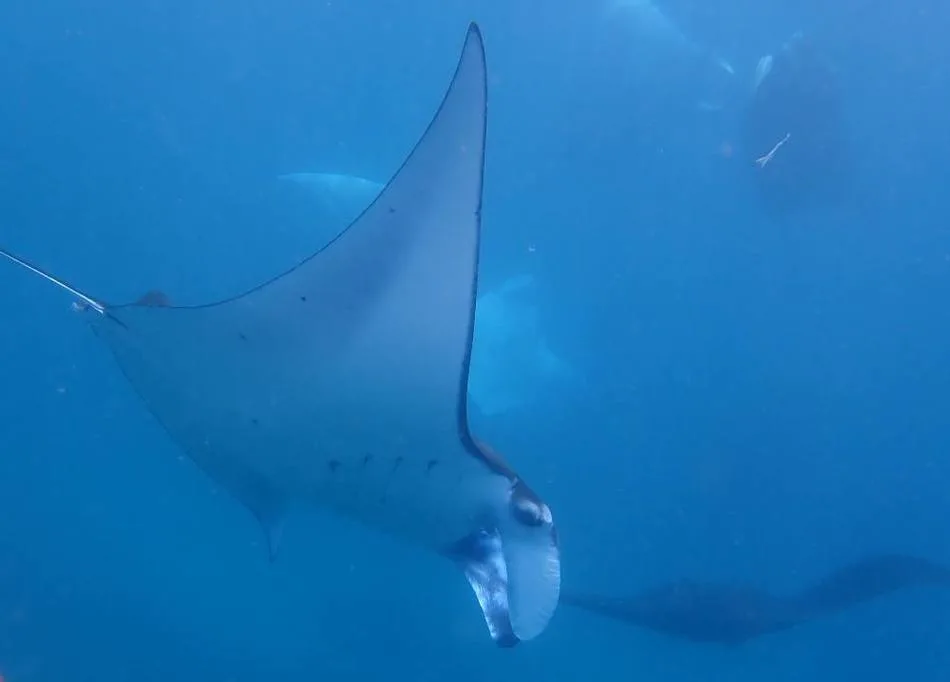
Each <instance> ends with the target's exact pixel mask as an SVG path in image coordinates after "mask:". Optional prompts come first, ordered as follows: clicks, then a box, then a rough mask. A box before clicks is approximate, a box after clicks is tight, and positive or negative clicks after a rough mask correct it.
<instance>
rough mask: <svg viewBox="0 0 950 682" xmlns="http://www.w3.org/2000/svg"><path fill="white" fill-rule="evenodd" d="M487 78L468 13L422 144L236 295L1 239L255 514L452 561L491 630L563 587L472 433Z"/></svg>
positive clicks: (271, 525) (539, 613) (553, 562)
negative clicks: (168, 285)
mask: <svg viewBox="0 0 950 682" xmlns="http://www.w3.org/2000/svg"><path fill="white" fill-rule="evenodd" d="M486 102H487V84H486V67H485V53H484V47H483V43H482V37H481V33H480V31H479V29H478V27H477V26H476V25H475V24H472V25H471V26H470V27H469V30H468V34H467V36H466V39H465V44H464V47H463V49H462V53H461V57H460V59H459V62H458V65H457V68H456V71H455V75H454V76H453V78H452V81H451V84H450V86H449V88H448V91H447V93H446V94H445V97H444V99H443V101H442V103H441V105H440V107H439V109H438V111H437V113H436V114H435V116H434V118H433V119H432V121H431V123H430V124H429V126H428V128H427V129H426V131H425V133H424V134H423V136H422V138H421V139H420V140H419V142H418V143H417V144H416V146H415V148H414V149H413V150H412V152H411V153H410V154H409V156H408V158H407V159H406V161H405V162H404V163H403V165H402V167H401V168H400V169H399V170H398V171H397V172H396V174H395V175H394V177H393V178H392V179H391V180H390V181H389V182H388V183H387V185H386V186H385V188H383V190H382V191H381V192H380V194H379V195H378V196H377V197H376V199H375V200H374V201H373V202H372V204H371V205H370V206H369V207H368V208H367V209H366V210H365V211H364V212H363V213H362V214H361V215H360V216H359V217H358V218H357V219H356V220H355V221H354V222H353V223H352V224H351V225H350V226H349V227H348V228H347V229H346V230H344V231H343V232H342V233H341V234H340V235H339V236H338V237H336V238H335V239H334V240H332V241H331V242H330V243H329V244H327V245H326V246H324V247H323V248H321V249H320V250H319V251H317V252H316V253H313V254H312V255H310V256H309V257H307V258H306V259H304V260H303V261H302V262H300V263H298V264H297V265H296V266H294V267H292V268H290V269H289V270H287V271H286V272H284V273H283V274H280V275H278V276H276V277H274V278H273V279H271V280H269V281H267V282H264V283H262V284H260V285H259V286H256V287H254V288H252V289H251V290H249V291H246V292H244V293H242V294H240V295H236V296H233V297H231V298H228V299H225V300H221V301H217V302H213V303H207V304H203V305H188V306H184V305H177V304H175V303H174V302H173V301H172V300H170V298H169V296H168V295H166V294H165V293H163V292H161V291H157V290H156V291H150V292H148V293H146V294H145V295H143V296H142V297H141V298H139V299H138V300H136V301H133V302H131V303H125V304H111V303H107V302H106V301H105V300H103V299H102V298H99V297H96V296H93V295H91V294H90V293H87V292H84V291H81V290H80V289H78V288H76V287H74V286H72V285H71V284H68V283H66V282H65V281H63V280H62V279H60V278H57V277H55V276H54V275H52V274H50V273H47V272H45V271H43V270H42V269H40V268H39V267H37V266H36V265H33V264H32V263H30V262H29V261H27V260H25V259H23V258H21V257H19V256H17V255H14V254H13V253H12V252H10V251H7V250H3V251H0V253H2V255H4V256H5V257H7V258H8V259H10V260H11V261H13V262H14V263H17V264H18V265H20V266H22V267H24V268H26V269H28V270H30V271H32V272H34V273H36V274H38V275H40V276H41V277H43V278H44V279H46V280H47V281H49V282H51V283H53V284H55V285H57V286H58V287H60V288H61V289H64V290H65V291H67V292H69V293H70V294H72V295H73V296H74V297H76V299H78V300H77V301H76V302H75V303H74V307H75V308H76V309H77V310H78V311H79V312H80V313H81V314H82V316H83V317H84V318H85V319H86V321H87V322H88V323H89V325H90V326H91V327H92V329H93V331H94V332H95V334H96V335H97V336H98V338H100V339H101V340H102V341H103V342H104V343H105V345H106V346H108V348H109V349H110V350H111V352H112V354H113V356H114V357H115V361H116V362H117V364H118V366H119V368H120V369H121V371H122V372H123V373H124V375H125V376H126V378H127V379H128V381H129V383H130V384H131V385H132V387H133V388H134V389H135V390H136V391H137V393H138V394H139V395H140V396H141V398H142V400H143V401H144V403H145V405H146V406H147V407H148V409H149V410H150V411H151V413H152V414H153V415H154V416H155V417H156V419H157V420H158V421H159V422H160V423H161V424H162V425H163V426H164V428H165V430H166V431H167V432H168V434H169V435H170V437H171V438H172V439H173V440H174V441H175V442H176V443H177V444H178V445H179V446H180V447H181V448H182V449H183V450H184V451H185V452H186V453H187V454H188V456H189V457H190V458H191V459H192V460H193V461H194V462H195V463H196V464H197V465H198V466H199V467H200V468H201V469H203V470H204V471H205V472H206V473H207V474H208V475H209V476H210V477H211V478H213V479H214V480H215V481H216V482H217V483H218V484H219V485H221V486H222V487H223V488H225V489H226V490H228V491H229V492H230V493H231V494H232V495H234V496H235V497H236V498H237V499H238V500H240V502H241V503H243V505H244V506H245V507H247V508H248V509H249V510H250V511H251V512H252V513H253V514H254V515H255V516H256V517H257V518H258V519H259V520H260V523H261V524H262V526H263V527H264V529H265V531H266V533H267V535H268V539H269V546H270V551H271V557H272V558H273V557H274V556H276V552H277V550H278V544H279V542H278V541H279V530H280V526H281V520H282V519H283V518H284V516H285V515H286V514H287V513H288V511H289V510H291V509H292V508H293V507H294V506H297V505H301V504H304V505H312V506H315V507H319V508H323V509H328V510H331V511H333V512H336V513H338V514H342V515H345V516H348V517H350V518H354V519H357V520H359V521H361V522H363V523H364V524H366V525H368V526H371V527H374V528H377V529H380V530H382V531H385V532H388V533H391V534H394V535H396V536H398V537H399V538H402V539H404V540H405V541H406V542H408V543H411V544H415V545H417V546H419V547H422V548H426V549H428V550H430V551H431V552H433V553H435V554H438V555H440V556H442V557H445V558H448V559H450V560H451V561H453V562H455V563H456V564H457V565H458V566H459V567H460V568H461V571H462V572H463V573H464V575H465V577H466V578H467V580H468V582H469V584H470V585H471V588H472V589H473V590H474V592H475V596H476V598H477V601H478V603H479V604H480V606H481V609H482V612H483V615H484V618H485V622H486V624H487V626H488V631H489V633H490V635H491V637H492V638H493V639H494V640H495V642H496V643H498V644H499V645H501V646H513V645H514V644H516V643H517V642H518V641H520V640H529V639H532V638H534V637H536V636H537V635H539V634H540V633H541V632H542V631H543V630H544V629H545V627H546V626H547V624H548V621H549V620H550V618H551V617H552V615H553V613H554V611H555V608H556V606H557V603H558V597H559V592H560V552H559V548H558V539H557V532H556V529H555V525H554V520H553V517H552V514H551V510H550V508H549V507H548V505H547V504H545V503H544V502H543V501H542V499H541V498H540V497H539V496H538V495H537V494H536V493H535V492H534V491H533V490H532V489H531V488H530V487H529V486H528V484H527V483H526V482H525V481H524V480H523V479H522V478H521V477H520V476H518V474H516V473H515V471H514V469H512V467H511V466H510V465H509V464H508V463H507V462H506V461H505V460H504V459H503V458H502V457H501V456H500V455H499V454H498V453H496V452H494V451H493V450H492V449H491V448H490V447H489V446H487V445H486V444H484V443H482V442H480V441H479V440H478V439H476V437H475V436H474V435H473V434H472V433H471V432H470V430H469V426H468V412H467V409H468V408H467V398H466V396H467V386H468V375H469V364H470V357H471V350H472V337H473V329H474V321H475V301H476V292H477V278H478V251H479V233H480V224H481V200H482V176H483V168H484V159H485V135H486Z"/></svg>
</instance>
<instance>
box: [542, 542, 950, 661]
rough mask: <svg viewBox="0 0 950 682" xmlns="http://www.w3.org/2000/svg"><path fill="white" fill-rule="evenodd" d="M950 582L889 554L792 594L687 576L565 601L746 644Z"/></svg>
mask: <svg viewBox="0 0 950 682" xmlns="http://www.w3.org/2000/svg"><path fill="white" fill-rule="evenodd" d="M921 585H941V586H945V587H950V568H947V567H945V566H941V565H939V564H936V563H933V562H930V561H927V560H925V559H918V558H915V557H910V556H902V555H897V554H884V555H878V556H872V557H868V558H865V559H863V560H861V561H857V562H855V563H853V564H850V565H848V566H845V567H844V568H842V569H840V570H838V571H835V572H834V573H832V574H831V575H829V576H827V577H826V578H824V579H823V580H822V581H820V582H819V583H818V584H816V585H814V586H813V587H811V588H809V589H807V590H805V591H803V592H800V593H799V594H797V595H793V596H785V597H782V596H777V595H773V594H771V593H769V592H766V591H763V590H757V589H754V588H751V587H745V586H741V585H723V584H715V583H703V582H694V581H690V580H682V581H678V582H674V583H669V584H666V585H661V586H659V587H656V588H653V589H650V590H647V591H646V592H642V593H640V594H638V595H635V596H633V597H629V598H617V597H598V596H588V595H580V594H570V593H566V592H565V593H563V594H562V595H561V603H563V604H567V605H570V606H574V607H577V608H580V609H584V610H585V611H590V612H593V613H596V614H599V615H601V616H605V617H608V618H613V619H615V620H619V621H623V622H625V623H629V624H631V625H636V626H639V627H643V628H647V629H649V630H654V631H656V632H661V633H664V634H667V635H671V636H674V637H679V638H682V639H688V640H692V641H695V642H713V643H718V644H741V643H742V642H745V641H747V640H750V639H754V638H755V637H760V636H762V635H765V634H769V633H772V632H778V631H780V630H786V629H788V628H791V627H794V626H796V625H799V624H801V623H805V622H807V621H810V620H814V619H815V618H818V617H820V616H823V615H826V614H829V613H832V612H834V611H839V610H842V609H846V608H848V607H850V606H854V605H855V604H858V603H860V602H863V601H867V600H869V599H873V598H875V597H879V596H881V595H884V594H887V593H889V592H893V591H895V590H899V589H901V588H904V587H911V586H921Z"/></svg>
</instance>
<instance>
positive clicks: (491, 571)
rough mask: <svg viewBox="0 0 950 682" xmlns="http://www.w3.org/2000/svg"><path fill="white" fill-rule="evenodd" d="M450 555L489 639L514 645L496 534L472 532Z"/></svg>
mask: <svg viewBox="0 0 950 682" xmlns="http://www.w3.org/2000/svg"><path fill="white" fill-rule="evenodd" d="M451 554H452V555H453V556H454V558H455V560H456V563H458V565H459V567H460V568H461V569H462V572H463V573H464V574H465V577H466V579H467V580H468V583H469V585H471V586H472V591H473V592H475V598H476V599H478V605H479V606H481V607H482V614H483V615H484V616H485V624H486V625H487V626H488V632H489V634H490V635H491V638H492V639H493V640H495V643H496V644H498V646H501V647H513V646H515V645H516V644H517V643H518V641H519V639H518V636H517V635H515V632H514V629H513V628H512V626H511V618H510V615H509V609H508V568H507V566H506V565H505V556H504V553H503V552H502V546H501V536H500V535H499V534H498V531H491V532H489V531H485V530H480V531H476V532H475V533H473V534H472V535H469V536H468V537H466V538H464V539H463V540H462V541H461V542H459V543H458V544H457V545H456V546H455V547H454V548H453V550H452V552H451Z"/></svg>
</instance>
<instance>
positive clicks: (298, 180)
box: [277, 173, 385, 225]
mask: <svg viewBox="0 0 950 682" xmlns="http://www.w3.org/2000/svg"><path fill="white" fill-rule="evenodd" d="M277 178H278V179H279V180H282V181H285V182H291V183H294V184H296V185H299V186H300V187H303V188H305V189H307V190H308V191H309V194H310V196H312V197H313V198H314V199H315V200H316V202H317V204H318V205H319V207H320V209H321V211H323V213H324V214H325V215H326V217H327V218H329V219H331V220H333V221H334V222H338V224H340V225H349V224H350V223H351V222H352V221H354V220H356V218H357V217H359V214H360V213H362V212H363V209H365V208H366V207H367V206H369V205H370V204H371V203H373V201H374V200H375V199H376V197H377V196H379V193H380V192H382V191H383V188H384V187H385V185H384V184H383V183H381V182H376V181H375V180H367V179H366V178H361V177H359V176H357V175H346V174H344V173H285V174H283V175H279V176H277Z"/></svg>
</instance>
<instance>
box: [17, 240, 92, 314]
mask: <svg viewBox="0 0 950 682" xmlns="http://www.w3.org/2000/svg"><path fill="white" fill-rule="evenodd" d="M0 256H3V257H4V258H6V259H8V260H10V261H13V262H14V263H16V264H17V265H19V266H20V267H22V268H24V269H26V270H29V271H30V272H32V273H34V274H36V275H39V276H40V277H42V278H43V279H45V280H46V281H47V282H50V283H51V284H54V285H55V286H57V287H59V288H60V289H62V290H63V291H67V292H69V293H70V294H72V295H73V296H75V297H76V298H78V299H79V300H80V301H82V304H84V305H87V306H89V307H90V308H92V309H93V310H95V311H96V312H97V313H103V312H105V309H106V307H105V305H103V304H102V303H100V302H99V301H97V300H95V299H94V298H92V297H91V296H88V295H87V294H84V293H83V292H81V291H80V290H79V289H77V288H76V287H74V286H72V285H70V284H68V283H66V282H65V281H63V280H61V279H59V278H58V277H54V276H53V275H51V274H50V273H48V272H46V271H45V270H43V269H42V268H39V267H37V266H35V265H33V264H32V263H30V262H29V261H28V260H25V259H23V258H20V257H19V256H17V255H15V254H13V253H11V252H10V251H7V250H6V249H2V248H0Z"/></svg>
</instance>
